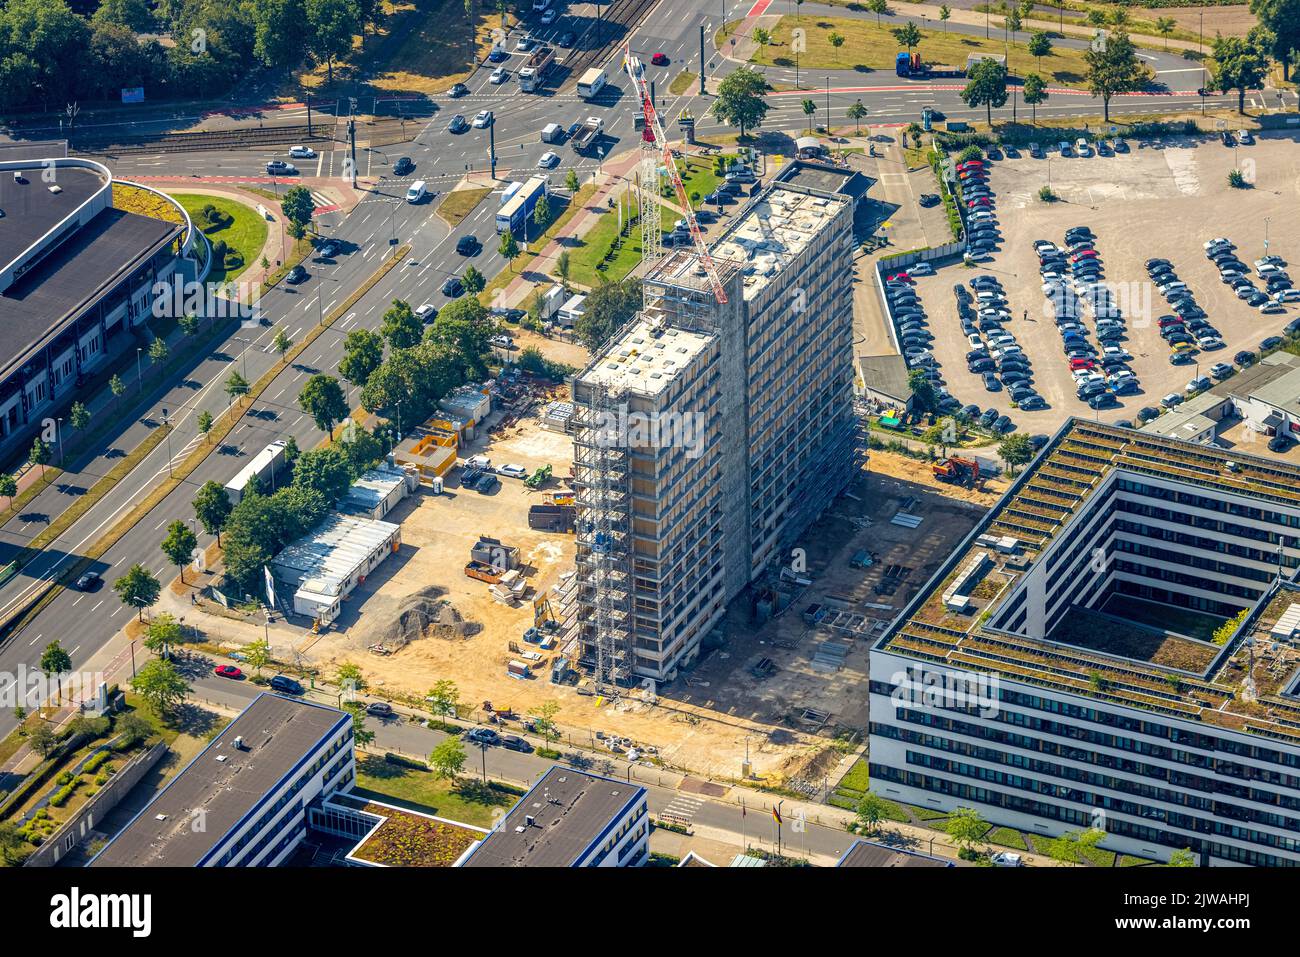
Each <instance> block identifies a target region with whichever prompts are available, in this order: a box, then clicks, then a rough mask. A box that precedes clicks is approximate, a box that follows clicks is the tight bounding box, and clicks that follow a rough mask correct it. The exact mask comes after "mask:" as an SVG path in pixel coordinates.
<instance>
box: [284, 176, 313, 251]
mask: <svg viewBox="0 0 1300 957" xmlns="http://www.w3.org/2000/svg"><path fill="white" fill-rule="evenodd" d="M280 211H281V212H282V213H284V219H285V222H287V223H288V224H289V235H290V236H292V237H293V238H294V239H302V237H303V236H304V235H306V233H307V224H308V223H310V222H311V215H312V213H313V212H315V211H316V200H314V199H312V198H311V190H309V189H307V188H306V187H305V186H294V187H293V188H292V189H289V190H288V191H286V192H285V194H284V199H283V200H281V201H280Z"/></svg>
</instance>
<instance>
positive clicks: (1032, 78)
mask: <svg viewBox="0 0 1300 957" xmlns="http://www.w3.org/2000/svg"><path fill="white" fill-rule="evenodd" d="M1020 94H1021V96H1023V97H1024V100H1025V102H1026V103H1027V104H1029V108H1030V113H1031V116H1030V122H1031V123H1035V122H1037V121H1038V104H1039V103H1042V102H1043V100H1045V99H1047V97H1048V93H1047V83H1046V82H1045V81H1044V80H1043V78H1042V77H1041V76H1039V75H1038V74H1037V73H1031V74H1029V76H1027V77H1025V86H1024V89H1022V90H1021V91H1020Z"/></svg>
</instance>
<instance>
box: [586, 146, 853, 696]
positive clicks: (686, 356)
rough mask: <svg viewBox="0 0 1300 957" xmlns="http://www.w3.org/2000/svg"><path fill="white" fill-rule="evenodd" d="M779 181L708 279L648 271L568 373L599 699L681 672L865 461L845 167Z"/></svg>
mask: <svg viewBox="0 0 1300 957" xmlns="http://www.w3.org/2000/svg"><path fill="white" fill-rule="evenodd" d="M787 174H789V175H786V176H782V177H779V178H778V181H776V182H773V183H772V184H770V185H768V186H767V187H765V188H764V189H762V191H761V192H760V193H759V194H758V195H756V196H755V197H753V198H752V199H751V200H750V201H749V202H748V204H747V206H746V207H745V208H744V209H742V210H741V211H740V212H738V213H737V214H736V216H735V217H734V219H733V221H732V222H731V224H730V225H729V227H728V228H727V229H726V230H725V231H724V232H723V233H722V234H721V236H720V237H719V238H718V239H717V240H716V241H714V242H713V244H712V245H711V247H710V253H711V257H712V260H713V264H712V265H713V269H714V271H715V274H714V275H712V276H710V275H709V271H708V270H707V269H706V266H705V263H704V262H703V261H702V258H701V256H700V255H699V253H698V252H697V251H696V250H695V249H689V250H686V249H678V250H675V251H669V252H668V253H667V254H666V255H665V256H664V257H663V258H661V259H658V260H657V261H655V262H654V263H652V264H649V266H648V269H647V271H646V274H645V276H644V277H643V278H644V287H645V307H644V309H643V310H642V311H640V312H639V313H638V314H637V315H636V317H635V318H634V319H633V320H632V321H631V322H629V323H628V324H627V325H626V326H625V327H624V328H623V329H622V330H620V332H619V333H618V334H617V335H616V336H615V337H614V338H613V339H612V340H611V341H610V342H609V343H608V344H607V345H606V346H605V347H604V349H603V350H602V351H601V352H600V353H599V354H598V355H597V356H595V357H594V358H593V359H592V361H591V363H590V364H589V365H588V366H587V368H586V369H585V370H583V372H582V373H581V374H579V375H578V376H577V377H576V378H575V379H574V382H573V399H574V409H575V411H574V421H575V428H576V433H575V453H574V481H575V486H576V492H577V495H576V504H577V539H578V541H577V589H576V592H575V594H576V601H577V607H578V615H577V617H578V629H579V630H578V639H579V642H580V653H579V657H580V660H581V662H582V664H583V665H585V666H586V667H587V668H589V669H590V670H592V671H593V672H594V674H595V677H596V680H597V684H598V685H599V686H601V687H609V686H612V685H614V684H627V683H628V682H630V681H633V680H635V679H646V678H649V679H653V680H656V681H666V680H671V679H672V678H674V677H675V676H676V674H677V669H678V668H679V667H680V666H681V665H683V664H686V663H689V662H690V661H691V660H692V658H693V657H694V656H695V655H696V654H697V652H698V650H699V646H700V642H701V641H702V639H703V638H704V637H705V636H706V635H708V633H709V632H710V631H711V630H712V629H714V628H715V627H716V626H717V625H718V623H719V622H720V620H721V618H722V616H723V613H724V611H725V609H726V606H727V603H728V602H729V601H730V600H731V599H733V598H734V597H736V595H738V594H739V593H740V592H741V591H742V590H743V589H744V588H745V587H746V586H747V585H748V584H749V583H750V582H752V581H754V580H756V579H757V578H759V577H760V576H763V575H764V574H766V573H768V572H770V571H771V570H773V569H774V568H776V567H777V566H778V565H784V564H789V562H790V557H791V556H790V549H791V548H792V547H795V546H796V545H797V543H798V539H799V536H800V535H802V534H803V533H804V532H805V531H806V530H807V528H808V526H809V525H810V524H811V523H812V522H813V521H814V520H816V518H817V517H818V515H820V513H821V512H822V511H823V510H824V509H825V508H826V507H827V506H828V505H829V504H830V503H831V501H832V500H833V499H834V498H835V496H836V495H837V494H838V493H839V492H840V491H841V490H842V489H843V488H844V487H845V486H846V484H847V483H848V482H849V480H850V478H851V477H852V475H853V473H854V470H855V468H857V467H858V465H859V459H858V454H859V452H858V443H857V430H856V423H855V419H854V415H853V354H852V339H853V306H852V298H853V297H852V289H851V284H852V256H853V205H854V201H853V199H852V197H850V196H848V195H846V194H845V193H844V191H842V190H839V189H837V188H836V186H837V180H838V178H839V177H841V176H843V177H844V178H846V179H847V178H848V177H849V176H851V175H852V174H847V173H845V174H841V173H840V172H839V171H838V170H831V169H827V168H825V167H819V168H817V169H816V170H815V172H813V174H812V175H809V176H801V175H799V170H798V169H797V168H795V167H791V168H790V169H788V170H787ZM714 280H717V281H718V282H719V283H720V287H721V289H722V291H723V295H722V296H719V295H718V294H717V288H718V287H716V286H715V284H714ZM724 298H725V300H726V301H725V302H723V301H721V300H722V299H724Z"/></svg>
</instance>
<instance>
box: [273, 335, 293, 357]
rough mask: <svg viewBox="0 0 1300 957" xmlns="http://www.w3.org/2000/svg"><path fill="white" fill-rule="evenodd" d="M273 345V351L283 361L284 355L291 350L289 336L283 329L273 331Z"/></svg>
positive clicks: (291, 341)
mask: <svg viewBox="0 0 1300 957" xmlns="http://www.w3.org/2000/svg"><path fill="white" fill-rule="evenodd" d="M273 345H274V346H275V351H276V352H278V353H279V354H280V358H281V359H283V358H284V354H285V353H286V352H288V351H289V350H290V349H292V348H293V340H292V339H290V338H289V334H288V333H287V332H285V331H284V330H283V329H277V330H275V342H274V343H273Z"/></svg>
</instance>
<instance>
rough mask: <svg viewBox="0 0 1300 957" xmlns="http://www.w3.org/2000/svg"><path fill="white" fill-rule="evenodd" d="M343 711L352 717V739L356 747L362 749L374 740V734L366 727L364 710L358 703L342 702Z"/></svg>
mask: <svg viewBox="0 0 1300 957" xmlns="http://www.w3.org/2000/svg"><path fill="white" fill-rule="evenodd" d="M343 710H344V711H346V712H347V713H348V714H350V715H352V738H353V740H354V741H356V743H357V747H359V748H364V747H365V746H366V745H368V744H371V743H373V742H374V740H375V732H373V731H371V730H370V729H369V728H367V727H366V709H365V706H364V705H362V704H361V702H360V701H345V702H343Z"/></svg>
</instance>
